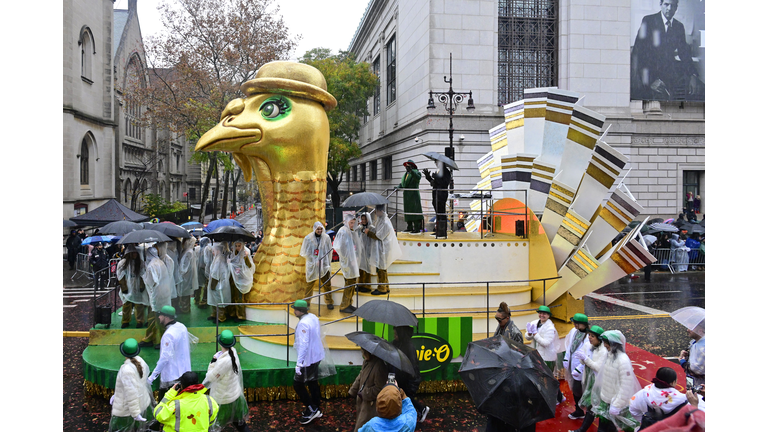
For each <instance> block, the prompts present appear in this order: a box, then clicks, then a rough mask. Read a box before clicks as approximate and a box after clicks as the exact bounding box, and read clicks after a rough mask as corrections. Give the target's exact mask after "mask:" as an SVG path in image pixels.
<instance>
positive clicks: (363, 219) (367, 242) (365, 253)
mask: <svg viewBox="0 0 768 432" xmlns="http://www.w3.org/2000/svg"><path fill="white" fill-rule="evenodd" d="M369 233H371V234H370V235H369ZM355 234H357V236H358V238H359V239H360V246H361V248H360V249H359V250H358V251H357V253H358V257H357V264H358V267H359V268H360V277H359V279H358V283H359V284H370V283H371V275H373V274H375V273H376V261H377V257H378V256H379V249H380V248H381V241H379V240H377V239H376V235H375V234H376V227H375V226H374V225H373V219H372V218H371V214H370V213H368V212H363V213H361V214H360V223H358V224H357V228H355ZM357 291H358V292H371V288H370V287H369V286H358V287H357Z"/></svg>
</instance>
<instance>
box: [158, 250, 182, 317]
mask: <svg viewBox="0 0 768 432" xmlns="http://www.w3.org/2000/svg"><path fill="white" fill-rule="evenodd" d="M169 244H175V243H174V241H173V240H171V241H170V242H164V243H157V244H156V246H155V247H156V248H157V256H158V257H160V259H161V260H163V263H165V267H166V268H167V269H168V274H169V275H171V279H170V282H171V306H173V307H174V309H175V308H178V307H179V291H178V283H179V279H180V277H179V276H177V274H178V270H179V266H178V265H177V264H176V260H174V259H173V257H171V254H169V253H168V245H169ZM174 251H175V246H174ZM174 255H175V252H174Z"/></svg>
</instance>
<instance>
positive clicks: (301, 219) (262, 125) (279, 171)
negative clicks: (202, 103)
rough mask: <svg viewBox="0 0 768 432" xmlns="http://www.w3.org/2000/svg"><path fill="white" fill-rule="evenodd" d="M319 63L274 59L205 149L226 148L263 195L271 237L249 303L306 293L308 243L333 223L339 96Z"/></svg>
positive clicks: (200, 146)
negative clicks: (334, 119) (329, 194)
mask: <svg viewBox="0 0 768 432" xmlns="http://www.w3.org/2000/svg"><path fill="white" fill-rule="evenodd" d="M326 89H327V87H326V83H325V77H323V74H322V73H320V71H318V70H317V69H315V68H314V67H312V66H309V65H306V64H302V63H293V62H282V61H280V62H271V63H267V64H266V65H264V66H262V67H261V68H260V69H259V71H258V72H257V73H256V77H255V78H254V79H252V80H250V81H248V82H246V83H245V84H243V85H242V86H241V87H240V90H241V91H242V92H243V93H244V94H245V95H246V97H245V98H243V99H235V100H233V101H231V102H230V103H229V104H227V106H226V108H225V109H224V112H222V113H221V119H220V121H219V124H217V125H216V126H215V127H213V128H212V129H211V130H209V131H208V132H206V133H205V135H203V136H202V138H200V141H198V143H197V146H196V147H195V150H197V151H225V152H229V153H232V156H233V158H234V159H235V161H236V162H237V164H238V165H239V166H240V168H241V169H242V170H243V175H244V176H245V180H246V181H250V180H251V173H252V172H253V173H254V174H255V177H256V181H257V183H258V187H259V194H260V195H261V203H262V204H261V205H262V215H263V220H264V239H263V241H262V243H261V246H259V249H258V251H257V252H256V254H255V256H254V259H253V261H254V264H255V265H256V271H255V273H254V276H253V279H254V280H253V287H252V288H251V291H250V292H249V293H248V294H247V295H246V298H245V301H246V302H251V303H253V302H290V301H293V300H296V299H298V298H301V297H303V296H304V286H305V284H306V279H305V274H304V268H305V265H304V258H302V257H300V255H299V251H300V250H301V244H302V240H303V239H304V236H306V235H307V233H309V232H311V231H312V225H313V224H314V223H315V222H316V221H324V220H325V192H326V176H327V163H328V143H329V141H330V130H329V127H328V116H327V115H326V111H330V110H332V109H333V108H334V107H335V106H336V99H335V98H334V97H333V96H332V95H331V94H330V93H328V92H327V91H326Z"/></svg>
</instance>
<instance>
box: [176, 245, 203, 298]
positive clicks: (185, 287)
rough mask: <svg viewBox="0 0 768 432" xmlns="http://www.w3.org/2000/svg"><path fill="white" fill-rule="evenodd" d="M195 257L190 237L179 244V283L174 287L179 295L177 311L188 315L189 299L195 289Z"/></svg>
mask: <svg viewBox="0 0 768 432" xmlns="http://www.w3.org/2000/svg"><path fill="white" fill-rule="evenodd" d="M197 273H198V272H197V256H196V255H195V238H194V237H190V238H188V239H184V240H183V241H182V242H181V252H180V254H179V276H180V277H181V282H180V283H179V284H178V285H176V288H177V290H178V294H179V310H180V311H181V312H182V313H189V311H190V305H191V298H192V295H193V294H194V292H195V289H197V284H198V281H197Z"/></svg>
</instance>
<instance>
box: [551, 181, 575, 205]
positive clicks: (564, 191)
mask: <svg viewBox="0 0 768 432" xmlns="http://www.w3.org/2000/svg"><path fill="white" fill-rule="evenodd" d="M552 189H554V190H556V191H558V192H560V193H561V194H563V195H568V196H569V197H571V199H573V197H574V196H576V192H572V191H570V190H568V189H566V188H564V187H562V186H560V185H558V184H557V183H552ZM550 190H551V189H550ZM550 193H551V192H550ZM568 201H570V200H568Z"/></svg>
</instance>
